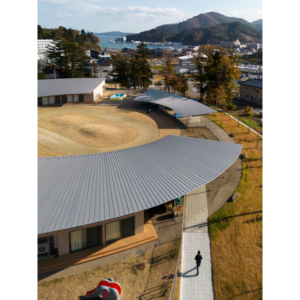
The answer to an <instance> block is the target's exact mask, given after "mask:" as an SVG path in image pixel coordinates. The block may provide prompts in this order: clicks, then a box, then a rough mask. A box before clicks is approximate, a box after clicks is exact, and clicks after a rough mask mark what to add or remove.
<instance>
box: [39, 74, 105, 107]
mask: <svg viewBox="0 0 300 300" xmlns="http://www.w3.org/2000/svg"><path fill="white" fill-rule="evenodd" d="M104 93H105V78H65V79H42V80H38V106H41V105H49V104H63V103H73V102H96V101H97V99H99V98H100V97H101V96H102V95H103V94H104Z"/></svg>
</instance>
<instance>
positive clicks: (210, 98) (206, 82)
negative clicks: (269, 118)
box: [192, 45, 241, 107]
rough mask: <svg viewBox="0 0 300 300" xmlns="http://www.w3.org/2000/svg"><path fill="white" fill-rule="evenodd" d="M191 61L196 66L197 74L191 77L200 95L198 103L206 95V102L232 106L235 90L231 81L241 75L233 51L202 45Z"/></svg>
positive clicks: (238, 59) (236, 57)
mask: <svg viewBox="0 0 300 300" xmlns="http://www.w3.org/2000/svg"><path fill="white" fill-rule="evenodd" d="M215 49H216V50H217V51H215ZM192 61H193V63H194V64H195V65H196V70H197V73H195V74H193V75H192V77H193V78H194V79H195V80H196V82H197V83H196V84H195V87H196V88H197V89H198V91H199V93H200V101H203V98H204V95H206V101H207V102H211V103H214V104H218V105H226V106H228V107H230V106H232V98H233V97H234V93H235V90H236V85H235V84H234V82H233V80H234V79H237V78H238V77H239V75H240V74H241V73H240V71H239V69H238V65H239V63H240V58H239V57H238V56H237V55H236V54H234V52H233V50H232V49H229V50H228V51H226V50H225V49H224V48H222V47H213V46H211V45H204V46H201V47H200V49H199V51H198V54H197V55H196V56H194V58H192Z"/></svg>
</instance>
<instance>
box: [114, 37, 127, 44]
mask: <svg viewBox="0 0 300 300" xmlns="http://www.w3.org/2000/svg"><path fill="white" fill-rule="evenodd" d="M115 42H116V43H117V42H121V43H124V42H126V36H124V37H118V38H116V39H115Z"/></svg>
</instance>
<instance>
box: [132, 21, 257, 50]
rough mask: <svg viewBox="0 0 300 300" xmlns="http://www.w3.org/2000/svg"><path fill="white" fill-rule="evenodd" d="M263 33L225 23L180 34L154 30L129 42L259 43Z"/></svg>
mask: <svg viewBox="0 0 300 300" xmlns="http://www.w3.org/2000/svg"><path fill="white" fill-rule="evenodd" d="M261 37H262V32H261V31H259V30H257V29H254V28H251V27H249V26H247V25H245V24H242V23H240V22H234V23H224V24H219V25H216V26H213V27H208V28H188V29H184V30H182V31H181V32H179V33H175V34H174V33H173V34H172V33H167V32H163V31H161V30H159V29H152V30H149V31H145V32H141V33H139V34H135V35H128V36H127V40H129V41H130V40H135V41H141V42H164V41H167V42H168V41H170V42H182V43H183V44H184V45H199V44H200V45H218V44H219V43H220V41H222V40H224V41H233V40H236V39H239V40H240V41H241V42H258V41H260V39H261Z"/></svg>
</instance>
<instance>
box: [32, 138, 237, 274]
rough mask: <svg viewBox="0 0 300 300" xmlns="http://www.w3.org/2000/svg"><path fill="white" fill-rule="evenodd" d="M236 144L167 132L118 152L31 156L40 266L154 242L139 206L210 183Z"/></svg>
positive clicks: (57, 265) (224, 167)
mask: <svg viewBox="0 0 300 300" xmlns="http://www.w3.org/2000/svg"><path fill="white" fill-rule="evenodd" d="M241 150H242V145H239V144H232V143H225V142H218V141H210V140H204V139H197V138H189V137H183V136H173V135H169V136H166V137H164V138H162V139H159V140H156V141H154V142H152V143H149V144H145V145H142V146H138V147H134V148H128V149H123V150H118V151H111V152H105V153H95V154H87V155H76V156H58V157H41V158H38V256H39V258H49V259H46V260H43V261H41V262H39V273H43V272H49V271H51V270H57V269H62V268H65V267H66V266H71V265H72V264H73V262H76V264H78V263H80V262H79V256H80V257H83V258H84V259H83V260H82V261H83V262H84V261H89V260H93V259H96V258H97V257H102V256H105V255H110V253H115V252H116V251H117V252H118V251H124V249H131V248H134V247H136V245H145V247H146V245H149V243H152V242H153V241H156V240H157V239H158V237H157V234H156V232H155V230H154V228H153V225H152V223H151V222H150V223H149V221H147V217H146V216H147V214H145V217H144V213H145V211H147V210H148V209H150V208H153V207H156V206H159V205H161V204H164V203H167V202H169V201H170V200H173V199H176V198H177V197H180V196H182V195H185V194H186V193H188V192H191V191H193V190H195V189H197V188H199V187H201V186H203V185H206V184H207V183H209V182H211V181H212V180H214V179H215V178H217V177H218V176H219V175H220V174H222V173H223V172H224V171H225V170H227V169H228V168H229V167H230V166H231V165H232V163H233V162H234V161H235V160H236V159H237V157H238V156H239V154H240V152H241ZM91 247H94V248H93V249H95V250H93V249H89V248H91ZM111 249H115V250H111ZM79 250H82V252H80V253H81V254H79V256H78V253H77V252H78V251H79ZM73 252H75V253H73ZM57 254H58V255H59V256H61V255H63V257H59V258H58V259H55V260H53V258H51V257H53V256H55V255H57ZM65 254H68V255H69V256H64V255H65Z"/></svg>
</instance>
